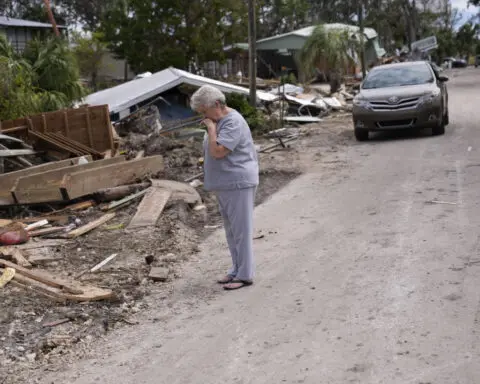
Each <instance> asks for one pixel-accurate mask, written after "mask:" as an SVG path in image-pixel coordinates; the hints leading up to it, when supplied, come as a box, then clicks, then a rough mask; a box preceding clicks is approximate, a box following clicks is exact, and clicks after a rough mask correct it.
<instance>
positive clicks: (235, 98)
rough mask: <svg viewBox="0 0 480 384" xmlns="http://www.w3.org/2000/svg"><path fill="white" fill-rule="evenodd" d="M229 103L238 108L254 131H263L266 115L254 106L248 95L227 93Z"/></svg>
mask: <svg viewBox="0 0 480 384" xmlns="http://www.w3.org/2000/svg"><path fill="white" fill-rule="evenodd" d="M225 96H226V99H227V105H228V106H229V107H230V108H233V109H236V110H237V111H238V112H239V113H240V114H241V115H242V116H243V117H244V118H245V120H246V121H247V123H248V125H249V126H250V130H252V131H261V130H262V129H263V128H264V127H265V125H266V122H265V117H264V116H263V113H262V112H261V111H259V110H258V109H257V108H255V107H252V106H251V105H250V103H249V102H248V99H247V97H246V96H244V95H241V94H238V93H229V94H228V93H227V94H226V95H225Z"/></svg>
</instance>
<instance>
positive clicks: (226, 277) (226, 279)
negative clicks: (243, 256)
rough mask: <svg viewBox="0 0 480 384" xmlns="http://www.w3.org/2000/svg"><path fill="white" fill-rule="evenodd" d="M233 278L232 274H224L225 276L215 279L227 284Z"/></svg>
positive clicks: (219, 282)
mask: <svg viewBox="0 0 480 384" xmlns="http://www.w3.org/2000/svg"><path fill="white" fill-rule="evenodd" d="M233 280H235V277H234V276H232V275H226V276H225V277H223V278H221V279H218V280H217V283H218V284H229V283H231V282H232V281H233Z"/></svg>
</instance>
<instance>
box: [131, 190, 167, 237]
mask: <svg viewBox="0 0 480 384" xmlns="http://www.w3.org/2000/svg"><path fill="white" fill-rule="evenodd" d="M171 195H172V192H171V191H170V190H168V189H163V188H150V190H149V192H148V193H147V194H146V195H145V197H144V198H143V200H142V202H141V203H140V205H139V206H138V208H137V213H136V214H135V216H134V217H133V219H132V220H131V221H130V224H129V225H128V229H133V228H139V227H148V226H155V225H156V224H157V221H158V218H159V217H160V215H161V214H162V212H163V209H164V208H165V205H166V204H167V201H168V199H169V198H170V196H171Z"/></svg>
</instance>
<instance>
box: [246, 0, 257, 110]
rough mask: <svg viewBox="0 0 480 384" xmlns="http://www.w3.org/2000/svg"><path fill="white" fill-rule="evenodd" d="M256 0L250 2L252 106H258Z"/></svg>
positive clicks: (249, 55)
mask: <svg viewBox="0 0 480 384" xmlns="http://www.w3.org/2000/svg"><path fill="white" fill-rule="evenodd" d="M255 13H256V12H255V0H248V57H249V59H248V78H249V79H250V105H252V106H254V107H255V106H256V105H257V44H256V41H257V18H256V16H255Z"/></svg>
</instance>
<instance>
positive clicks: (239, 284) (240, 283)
mask: <svg viewBox="0 0 480 384" xmlns="http://www.w3.org/2000/svg"><path fill="white" fill-rule="evenodd" d="M252 284H253V281H248V280H232V281H231V282H230V283H227V284H225V285H224V287H223V289H225V290H226V291H233V290H235V289H240V288H243V287H249V286H250V285H252Z"/></svg>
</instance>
